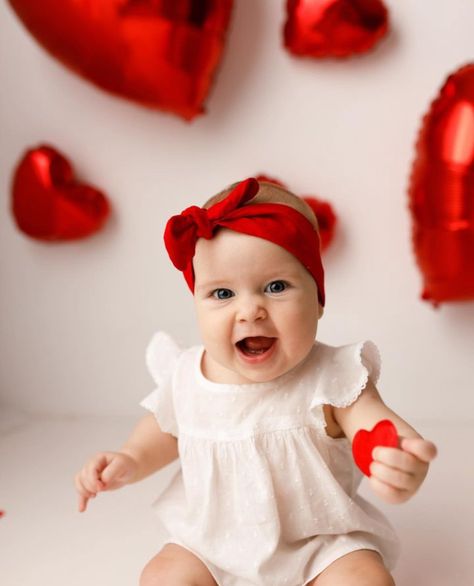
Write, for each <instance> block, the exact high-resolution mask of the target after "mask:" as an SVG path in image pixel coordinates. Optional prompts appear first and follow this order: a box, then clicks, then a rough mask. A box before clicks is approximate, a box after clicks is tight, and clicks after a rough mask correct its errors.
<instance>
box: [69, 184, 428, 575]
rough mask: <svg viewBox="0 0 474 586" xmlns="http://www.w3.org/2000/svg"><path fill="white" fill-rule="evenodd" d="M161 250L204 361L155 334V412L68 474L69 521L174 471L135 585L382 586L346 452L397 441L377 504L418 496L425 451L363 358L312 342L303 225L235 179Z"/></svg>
mask: <svg viewBox="0 0 474 586" xmlns="http://www.w3.org/2000/svg"><path fill="white" fill-rule="evenodd" d="M165 243H166V247H167V250H168V253H169V255H170V257H171V260H172V262H173V263H174V265H175V266H176V267H177V268H178V269H180V270H181V271H183V273H184V277H185V279H186V282H187V284H188V286H189V287H190V289H191V291H192V292H193V294H194V301H195V306H196V314H197V319H198V323H199V329H200V333H201V337H202V342H203V345H202V346H195V347H192V348H190V349H187V350H181V349H180V348H179V347H178V346H177V345H176V344H175V343H174V341H173V340H172V339H171V338H169V337H168V336H167V335H166V334H164V333H161V332H160V333H158V334H156V335H155V336H154V338H153V339H152V341H151V343H150V345H149V347H148V351H147V363H148V367H149V370H150V372H151V374H152V376H153V378H154V379H155V381H156V383H157V389H156V390H155V391H154V392H153V393H152V394H151V395H149V396H148V397H146V398H145V399H144V401H143V402H142V405H143V406H144V407H145V408H147V409H148V410H149V411H151V413H150V414H148V415H146V416H145V417H143V418H142V419H141V420H140V421H139V423H138V425H137V426H136V428H135V430H134V431H133V432H132V434H131V436H130V438H129V439H128V441H127V442H126V443H125V445H124V446H123V448H122V449H121V450H120V451H118V452H101V453H99V454H97V455H96V456H95V457H93V458H92V459H91V460H90V461H89V462H88V463H87V464H86V465H85V466H84V468H83V469H82V470H81V471H80V472H79V473H78V474H77V476H76V480H75V482H76V488H77V491H78V494H79V510H80V511H85V509H86V507H87V503H88V501H89V499H91V498H93V497H95V496H96V495H97V494H98V493H99V492H101V491H107V490H113V489H116V488H120V487H122V486H124V485H126V484H130V483H133V482H137V481H138V480H141V479H142V478H145V477H146V476H148V475H150V474H152V473H154V472H156V471H157V470H159V469H160V468H163V467H164V466H166V465H167V464H168V463H170V462H172V461H173V460H175V459H176V458H179V459H180V463H181V467H180V470H179V471H178V472H177V473H176V475H175V477H174V479H173V480H172V482H171V483H170V485H169V486H168V487H167V489H165V491H164V492H163V494H162V495H161V496H160V497H159V498H158V500H157V501H156V503H155V505H154V507H155V509H156V512H157V514H158V516H159V518H160V520H161V522H162V524H163V526H164V527H165V529H166V531H167V534H168V539H167V542H166V544H165V545H164V547H163V548H162V549H161V551H160V552H159V553H158V554H157V555H156V556H155V557H154V558H153V559H152V560H151V561H150V562H149V563H148V564H147V566H146V567H145V569H144V570H143V572H142V575H141V579H140V585H141V586H158V585H160V586H163V585H164V586H191V585H193V586H211V585H216V584H218V585H220V586H284V585H286V586H303V585H308V586H309V585H313V586H314V585H317V586H325V585H331V586H335V585H338V584H343V585H344V586H362V585H370V586H388V585H393V584H394V582H393V579H392V577H391V575H390V573H389V572H390V569H391V568H392V567H393V565H394V562H395V560H396V557H397V550H398V541H397V538H396V536H395V534H394V532H393V529H392V528H391V526H390V525H389V523H388V522H387V520H386V519H385V518H384V516H383V515H382V514H381V513H380V512H379V511H378V510H377V509H376V508H375V507H373V506H372V505H371V504H369V503H368V502H367V501H365V500H364V499H362V498H361V497H360V496H359V495H358V494H357V488H358V485H359V484H360V480H361V477H362V475H361V473H360V472H359V470H358V468H357V467H356V466H355V464H354V461H353V458H352V451H351V443H352V439H353V437H354V435H355V433H356V432H357V431H358V430H359V429H371V428H372V427H374V425H375V424H376V423H377V422H379V421H380V420H383V419H389V420H390V421H391V422H392V423H393V424H394V425H395V426H396V428H397V432H398V435H399V447H398V448H388V447H380V446H379V447H376V448H375V449H374V450H373V454H372V455H373V458H374V460H373V462H372V464H371V466H370V473H371V476H370V480H369V482H370V485H371V487H372V489H373V491H374V492H375V494H376V495H377V496H378V497H380V498H381V499H382V500H384V501H386V502H389V503H401V502H404V501H406V500H408V499H409V498H410V497H411V496H413V495H414V494H415V492H416V491H417V489H418V488H419V486H420V485H421V483H422V482H423V480H424V478H425V476H426V473H427V470H428V465H429V462H430V461H431V460H432V459H433V458H434V457H435V455H436V448H435V446H434V445H433V444H432V443H431V442H429V441H426V440H424V439H422V438H421V437H420V435H419V434H418V433H417V432H416V431H415V430H414V429H413V428H412V427H410V426H409V425H408V424H407V423H406V422H405V421H404V420H403V419H401V418H400V417H399V416H398V415H396V414H395V413H394V412H393V411H392V410H391V409H390V408H389V407H387V406H386V405H385V403H384V402H383V401H382V399H381V398H380V395H379V393H378V391H377V389H376V387H375V384H376V381H377V378H378V374H379V366H380V359H379V355H378V352H377V349H376V348H375V346H374V345H373V344H372V343H371V342H362V343H356V344H351V345H347V346H342V347H332V346H328V345H325V344H322V343H320V342H317V341H315V337H316V331H317V326H318V320H319V319H320V318H321V316H322V314H323V306H324V301H325V297H324V275H323V268H322V264H321V258H320V250H319V237H318V231H317V221H316V218H315V216H314V214H313V212H312V210H311V209H310V208H309V206H308V205H307V204H306V203H305V202H304V201H303V200H302V199H300V198H298V197H296V196H294V195H293V194H291V193H290V192H288V191H286V190H285V189H283V188H282V187H279V186H276V185H273V184H271V183H266V182H261V183H258V182H257V181H256V180H255V179H247V180H245V181H242V182H240V183H238V184H236V185H233V186H231V187H230V188H228V189H226V190H225V191H223V192H222V193H220V194H218V195H217V196H215V197H214V198H212V199H211V200H209V202H207V204H205V206H204V208H199V207H197V206H192V207H190V208H187V209H186V210H184V211H183V213H182V214H180V215H178V216H173V217H172V218H171V219H170V220H169V221H168V224H167V227H166V231H165Z"/></svg>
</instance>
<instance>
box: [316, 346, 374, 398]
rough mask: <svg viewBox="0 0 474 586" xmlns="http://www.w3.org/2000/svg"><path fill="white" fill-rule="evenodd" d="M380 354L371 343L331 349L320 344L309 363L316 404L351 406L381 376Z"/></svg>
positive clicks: (331, 347) (332, 347)
mask: <svg viewBox="0 0 474 586" xmlns="http://www.w3.org/2000/svg"><path fill="white" fill-rule="evenodd" d="M380 364H381V360H380V354H379V351H378V349H377V347H376V345H375V344H374V343H373V342H371V341H363V342H355V343H353V344H346V345H344V346H331V345H329V344H324V343H322V342H316V343H315V345H314V347H313V350H312V352H311V353H310V356H309V360H308V361H307V365H306V367H307V369H308V378H307V380H308V382H309V384H310V385H311V386H312V390H313V404H319V405H325V404H327V405H332V406H334V407H347V406H348V405H350V404H351V403H352V402H353V401H354V400H355V399H356V398H357V396H358V395H359V394H360V392H361V391H362V389H363V388H364V387H365V386H366V384H367V381H368V379H369V377H370V379H371V380H372V381H373V382H374V383H376V382H377V380H378V378H379V375H380Z"/></svg>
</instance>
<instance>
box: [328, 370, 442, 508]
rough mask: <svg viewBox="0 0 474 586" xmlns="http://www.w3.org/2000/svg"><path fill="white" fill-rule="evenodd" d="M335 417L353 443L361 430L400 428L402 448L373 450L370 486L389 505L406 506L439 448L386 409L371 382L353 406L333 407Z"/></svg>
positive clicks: (378, 448)
mask: <svg viewBox="0 0 474 586" xmlns="http://www.w3.org/2000/svg"><path fill="white" fill-rule="evenodd" d="M333 416H334V419H335V420H336V421H337V423H338V424H339V425H340V427H341V429H342V430H343V432H344V434H345V435H346V437H347V438H348V439H349V441H350V442H351V443H352V440H353V438H354V435H355V434H356V432H357V431H358V430H359V429H372V428H373V427H374V426H375V425H376V423H378V422H379V421H380V420H382V419H389V420H390V421H391V422H392V423H393V424H394V425H395V427H396V428H397V431H398V435H399V437H400V445H399V447H398V448H386V447H381V446H379V447H377V448H375V449H374V450H373V452H372V456H373V458H374V461H373V462H372V464H371V465H370V473H371V476H370V484H371V486H372V489H373V490H374V492H375V493H376V494H377V495H378V496H379V497H380V498H382V499H383V500H385V501H387V502H389V503H401V502H404V501H406V500H408V499H409V498H410V497H411V496H413V495H414V494H415V492H416V491H417V490H418V488H419V487H420V485H421V484H422V482H423V480H424V479H425V476H426V474H427V473H428V467H429V462H430V461H431V460H432V459H433V458H434V457H435V456H436V446H435V445H434V444H433V443H432V442H430V441H427V440H425V439H423V438H422V437H421V435H420V434H419V433H417V432H416V431H415V430H414V429H413V427H411V426H410V425H408V423H407V422H406V421H404V420H403V419H402V418H401V417H399V416H398V415H397V414H396V413H394V412H393V411H392V410H391V409H390V408H389V407H387V405H385V403H384V402H383V401H382V399H381V397H380V395H379V393H378V391H377V389H376V388H375V385H374V384H373V383H372V382H371V381H370V380H369V381H368V383H367V385H366V387H365V389H364V390H363V391H362V393H361V394H360V396H359V398H358V399H357V400H356V401H354V403H352V405H349V407H345V408H337V407H334V408H333Z"/></svg>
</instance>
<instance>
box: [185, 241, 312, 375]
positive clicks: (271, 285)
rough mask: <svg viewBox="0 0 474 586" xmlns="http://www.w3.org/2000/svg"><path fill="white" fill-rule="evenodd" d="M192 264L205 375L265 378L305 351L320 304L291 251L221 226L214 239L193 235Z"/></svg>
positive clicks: (287, 367)
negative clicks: (194, 243)
mask: <svg viewBox="0 0 474 586" xmlns="http://www.w3.org/2000/svg"><path fill="white" fill-rule="evenodd" d="M193 266H194V273H195V289H194V300H195V305H196V312H197V318H198V323H199V328H200V332H201V337H202V341H203V344H204V347H205V353H204V357H203V363H202V365H201V367H202V370H203V374H204V375H205V376H206V377H207V378H208V379H210V380H212V381H214V382H221V383H233V384H246V383H253V382H265V381H269V380H273V379H274V378H276V377H278V376H280V375H282V374H284V373H285V372H288V371H289V370H291V369H292V368H294V367H295V366H296V365H297V364H299V363H300V362H301V361H302V360H303V359H304V358H306V356H307V355H308V353H309V351H310V350H311V347H312V346H313V344H314V339H315V336H316V330H317V326H318V319H319V318H320V317H321V315H322V308H321V307H320V305H319V303H318V296H317V287H316V283H315V281H314V279H313V278H312V277H311V275H310V274H309V273H308V271H306V269H305V268H304V267H303V265H302V264H301V263H300V262H299V261H298V260H297V259H296V258H295V257H294V256H293V255H291V254H290V253H289V252H287V251H286V250H285V249H284V248H281V247H280V246H277V245H276V244H273V243H272V242H269V241H267V240H263V239H262V238H257V237H255V236H247V235H245V234H240V233H237V232H232V231H230V230H225V229H221V230H220V231H219V232H218V233H217V235H216V236H215V237H214V238H213V239H211V240H205V239H203V238H200V239H199V240H198V242H197V245H196V254H195V256H194V259H193Z"/></svg>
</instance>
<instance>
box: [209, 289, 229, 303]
mask: <svg viewBox="0 0 474 586" xmlns="http://www.w3.org/2000/svg"><path fill="white" fill-rule="evenodd" d="M211 295H212V296H213V297H214V298H215V299H220V300H221V301H224V300H225V299H230V298H231V297H233V296H234V293H233V292H232V291H231V290H230V289H214V291H213V292H212V293H211Z"/></svg>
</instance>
